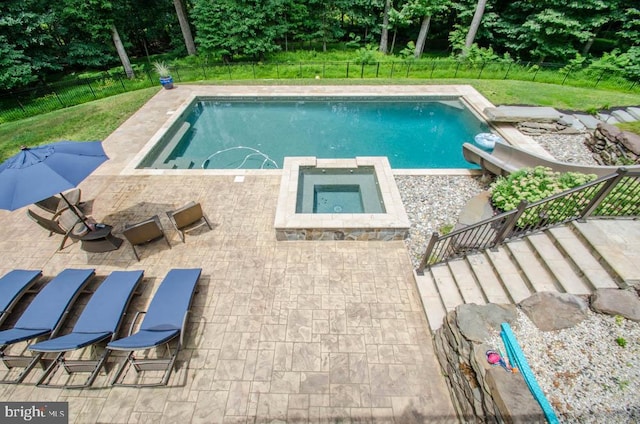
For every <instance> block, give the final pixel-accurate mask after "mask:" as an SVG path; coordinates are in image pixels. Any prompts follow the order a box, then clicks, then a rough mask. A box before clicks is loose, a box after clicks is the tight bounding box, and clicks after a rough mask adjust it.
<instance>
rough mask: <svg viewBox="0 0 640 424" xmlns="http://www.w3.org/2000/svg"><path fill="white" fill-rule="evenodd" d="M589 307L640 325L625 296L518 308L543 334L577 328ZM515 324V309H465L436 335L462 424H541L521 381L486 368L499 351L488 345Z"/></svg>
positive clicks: (541, 301)
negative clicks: (489, 353) (492, 352)
mask: <svg viewBox="0 0 640 424" xmlns="http://www.w3.org/2000/svg"><path fill="white" fill-rule="evenodd" d="M589 306H590V307H591V309H592V310H593V311H595V312H598V313H606V314H609V315H621V316H623V317H625V318H627V319H631V320H634V321H640V299H639V298H638V294H637V293H635V292H634V291H629V290H618V289H600V290H597V291H596V292H595V294H593V295H592V296H591V299H590V301H589V302H588V301H587V300H585V299H584V298H582V297H579V296H574V295H570V294H566V293H550V292H540V293H536V294H534V295H533V296H531V297H529V298H527V299H525V300H524V301H522V302H521V303H520V304H519V305H518V307H520V308H521V309H522V311H523V312H524V313H525V314H527V316H528V317H529V319H531V321H532V322H533V323H534V324H535V325H536V326H537V327H538V328H539V329H540V330H541V331H552V330H559V329H563V328H569V327H572V326H575V325H577V324H578V323H579V322H580V321H582V320H583V319H585V318H586V310H587V309H588V308H589ZM516 321H517V307H516V305H497V304H487V305H475V304H465V305H459V306H458V307H456V309H455V310H454V311H451V312H449V313H448V314H447V316H446V317H445V319H444V321H443V325H442V327H441V328H440V329H439V330H437V331H436V332H435V334H434V336H433V337H434V345H435V352H436V356H437V357H438V361H439V362H440V366H441V368H442V369H443V373H444V374H445V377H446V380H447V383H448V387H449V391H450V394H451V399H452V401H453V403H454V406H455V408H456V411H457V413H458V416H459V418H460V419H461V420H463V421H464V422H480V423H496V422H509V423H525V422H545V418H544V414H543V412H542V409H541V408H540V406H539V404H538V402H537V401H536V400H535V398H534V397H533V395H532V394H531V392H530V391H529V388H528V387H527V385H526V383H525V381H524V379H523V377H522V375H521V374H519V373H511V372H508V371H507V370H505V369H504V368H502V367H500V366H495V365H490V364H489V363H488V362H487V358H486V352H487V350H496V349H497V348H498V347H496V346H490V345H487V344H486V341H487V340H490V339H491V337H492V335H493V334H495V332H496V331H499V329H500V325H501V324H502V323H503V322H507V323H509V325H511V326H512V327H514V328H517V324H516ZM525 354H526V352H525Z"/></svg>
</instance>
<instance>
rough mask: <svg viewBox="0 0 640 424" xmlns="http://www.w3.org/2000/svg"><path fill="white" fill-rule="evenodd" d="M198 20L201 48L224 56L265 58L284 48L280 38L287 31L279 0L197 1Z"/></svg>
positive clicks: (198, 40) (195, 16) (197, 37)
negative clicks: (279, 40)
mask: <svg viewBox="0 0 640 424" xmlns="http://www.w3.org/2000/svg"><path fill="white" fill-rule="evenodd" d="M193 16H194V23H195V26H196V29H197V34H198V35H197V36H196V41H197V42H198V45H199V47H200V50H201V51H203V52H204V53H207V54H213V55H219V56H222V58H223V60H224V61H230V60H232V59H233V57H234V56H249V57H253V58H256V59H258V60H261V59H262V58H263V57H264V55H265V54H266V53H271V52H274V51H277V50H279V49H280V46H279V45H278V44H277V43H276V40H277V39H279V38H281V37H282V36H283V34H285V32H286V25H285V23H284V20H283V19H282V16H283V9H282V3H280V1H278V0H266V1H260V0H242V1H234V0H221V1H216V2H215V3H212V2H211V1H210V0H196V2H195V6H194V14H193Z"/></svg>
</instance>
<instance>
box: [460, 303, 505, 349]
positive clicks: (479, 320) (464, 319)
mask: <svg viewBox="0 0 640 424" xmlns="http://www.w3.org/2000/svg"><path fill="white" fill-rule="evenodd" d="M456 316H457V323H458V327H460V333H462V335H463V336H464V337H465V338H466V339H467V340H471V341H473V342H479V343H481V342H483V341H485V340H487V339H489V338H490V337H491V333H492V331H495V330H496V329H498V328H500V324H502V323H503V322H508V323H509V324H512V323H515V322H516V319H517V314H516V307H515V305H497V304H495V303H490V304H488V305H476V304H473V303H471V304H464V305H459V306H457V307H456Z"/></svg>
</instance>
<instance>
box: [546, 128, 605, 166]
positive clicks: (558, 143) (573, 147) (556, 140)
mask: <svg viewBox="0 0 640 424" xmlns="http://www.w3.org/2000/svg"><path fill="white" fill-rule="evenodd" d="M586 137H590V136H589V135H587V134H576V135H569V134H544V135H539V136H535V137H533V139H534V140H535V141H536V142H537V143H538V144H540V145H541V146H542V147H543V148H544V149H545V150H546V151H547V152H549V153H550V154H551V156H553V157H554V158H556V159H557V160H559V161H561V162H567V163H575V164H579V165H598V162H596V161H595V159H594V158H593V152H592V151H591V150H589V148H588V147H587V146H586V145H585V143H584V141H585V138H586Z"/></svg>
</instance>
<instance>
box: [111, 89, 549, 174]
mask: <svg viewBox="0 0 640 424" xmlns="http://www.w3.org/2000/svg"><path fill="white" fill-rule="evenodd" d="M178 88H179V89H173V90H163V92H161V93H162V95H164V96H167V95H169V96H173V95H179V96H181V97H182V100H181V102H180V103H179V106H178V107H176V108H175V109H171V108H166V109H164V113H165V114H166V116H167V117H168V118H167V119H166V120H165V121H164V122H163V124H162V125H161V126H160V128H158V129H157V130H156V131H155V133H154V134H153V135H152V136H151V137H150V138H149V139H148V140H147V141H146V143H145V144H144V145H143V146H141V148H140V149H138V150H137V151H136V153H135V154H134V155H133V157H132V158H131V157H130V158H128V161H127V163H126V164H125V165H124V166H123V168H122V169H121V172H120V174H121V175H138V176H143V175H209V176H212V175H221V176H229V175H231V176H237V175H282V169H274V170H257V169H229V170H223V169H137V168H136V166H137V165H138V164H139V163H140V162H141V161H142V160H143V159H144V157H145V156H146V155H147V154H148V153H149V152H150V151H151V149H152V148H153V147H154V146H155V145H156V143H157V142H158V141H159V140H160V138H161V137H162V136H163V134H164V133H165V132H166V131H167V130H169V129H170V128H171V126H172V125H173V124H174V123H175V122H176V121H177V120H178V119H180V118H181V117H182V116H183V115H184V114H185V113H186V112H187V110H188V108H189V106H190V105H191V103H192V102H193V101H194V100H195V99H196V98H199V97H207V98H212V99H215V98H216V97H220V98H230V97H238V98H242V97H252V96H253V97H269V96H270V97H290V96H305V97H330V96H339V97H342V98H344V97H363V96H377V97H402V96H407V97H416V96H449V97H451V96H455V97H458V98H460V99H461V100H462V101H464V103H465V104H466V105H467V106H468V107H469V110H470V111H471V112H472V113H474V114H475V115H476V116H477V117H478V118H480V119H482V120H484V121H486V122H487V123H488V124H489V125H490V126H491V127H492V129H493V130H495V131H496V132H497V133H498V134H499V135H501V136H502V137H503V138H504V139H505V140H507V141H508V142H509V143H510V144H513V145H516V146H519V147H523V148H525V149H527V150H530V151H535V152H536V153H538V154H544V155H548V153H546V152H545V151H544V150H543V149H541V147H540V146H539V145H538V144H537V143H535V142H534V141H533V139H531V138H530V137H528V136H524V135H523V134H522V133H520V132H519V131H518V130H517V129H516V128H514V127H513V126H511V125H495V124H493V125H492V124H491V123H489V122H488V120H487V116H486V115H485V114H484V112H483V111H484V109H485V108H487V107H494V105H493V104H492V103H490V102H489V101H488V100H487V99H486V98H485V97H484V96H482V95H481V94H480V93H479V92H478V91H477V90H476V89H475V88H473V87H472V86H470V85H438V86H433V85H431V86H428V85H409V86H406V85H402V86H360V85H359V86H180V87H178ZM164 91H169V92H170V93H165V92H164ZM159 95H160V94H159ZM159 95H158V96H159ZM153 100H154V99H152V100H151V101H153ZM176 100H180V99H176ZM392 172H393V174H394V175H457V176H475V175H480V174H481V170H478V169H459V168H454V169H451V168H445V169H440V168H425V169H393V170H392Z"/></svg>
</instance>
